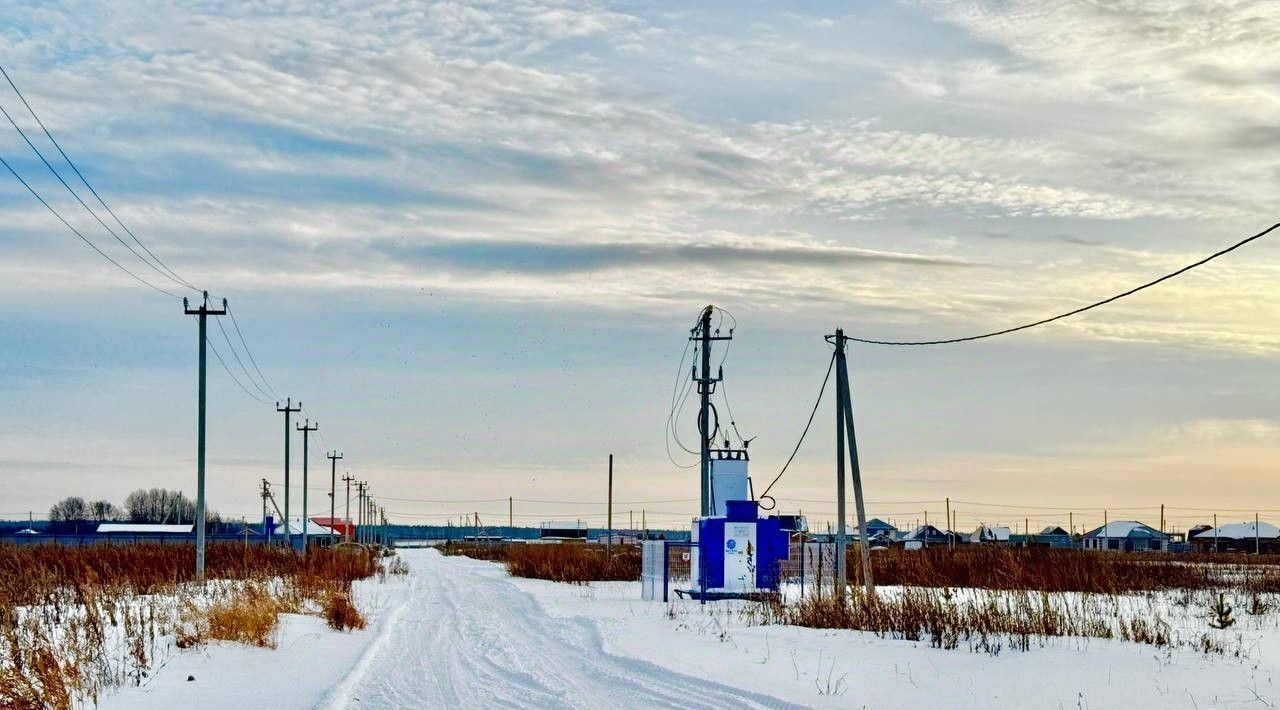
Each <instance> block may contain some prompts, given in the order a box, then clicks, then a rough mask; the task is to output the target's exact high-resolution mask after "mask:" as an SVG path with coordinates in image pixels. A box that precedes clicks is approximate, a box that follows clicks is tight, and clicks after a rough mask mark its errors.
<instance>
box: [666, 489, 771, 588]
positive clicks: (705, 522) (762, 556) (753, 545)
mask: <svg viewBox="0 0 1280 710" xmlns="http://www.w3.org/2000/svg"><path fill="white" fill-rule="evenodd" d="M724 505H725V514H724V515H717V516H711V517H706V518H699V519H698V520H697V521H696V524H695V525H694V527H693V536H692V542H693V543H694V546H693V550H692V552H693V554H692V556H691V559H690V563H691V566H692V569H691V570H690V572H691V576H692V577H693V589H691V590H690V595H691V596H697V595H702V594H705V595H706V598H708V599H726V598H735V597H750V596H755V595H758V594H761V593H763V592H772V591H776V590H777V589H778V581H779V580H778V577H779V567H780V566H781V563H782V562H783V561H785V560H786V559H787V557H788V555H789V554H790V541H789V536H788V534H787V533H786V532H785V531H784V530H783V529H782V524H781V519H779V518H778V517H777V516H770V517H767V518H762V517H760V508H759V505H758V504H757V503H756V502H755V501H752V500H730V501H725V503H724Z"/></svg>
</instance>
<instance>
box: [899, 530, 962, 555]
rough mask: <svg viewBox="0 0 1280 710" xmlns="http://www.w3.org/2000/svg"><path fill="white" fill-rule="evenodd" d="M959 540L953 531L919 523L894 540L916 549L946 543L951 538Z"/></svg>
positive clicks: (910, 548)
mask: <svg viewBox="0 0 1280 710" xmlns="http://www.w3.org/2000/svg"><path fill="white" fill-rule="evenodd" d="M953 538H954V539H955V540H956V541H957V542H960V539H959V538H960V536H958V535H955V534H954V533H949V532H943V531H941V530H939V529H938V528H936V527H934V526H932V525H921V526H920V527H918V528H916V529H915V530H912V531H910V532H908V533H907V534H905V535H903V536H901V537H899V538H897V539H896V540H894V542H896V543H898V544H900V545H902V546H903V547H905V548H906V549H908V550H918V549H920V548H922V547H930V546H933V545H947V544H949V543H950V542H951V540H952V539H953Z"/></svg>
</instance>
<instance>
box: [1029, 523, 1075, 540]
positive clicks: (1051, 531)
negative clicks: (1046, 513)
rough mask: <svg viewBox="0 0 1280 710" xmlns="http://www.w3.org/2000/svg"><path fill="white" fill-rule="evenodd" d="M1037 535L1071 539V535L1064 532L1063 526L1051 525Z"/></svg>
mask: <svg viewBox="0 0 1280 710" xmlns="http://www.w3.org/2000/svg"><path fill="white" fill-rule="evenodd" d="M1036 534H1037V535H1044V536H1055V537H1071V533H1069V532H1067V531H1066V530H1064V529H1063V528H1062V526H1061V525H1050V526H1048V527H1046V528H1045V529H1044V530H1041V531H1040V532H1038V533H1036Z"/></svg>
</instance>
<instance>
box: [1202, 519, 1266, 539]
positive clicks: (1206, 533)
mask: <svg viewBox="0 0 1280 710" xmlns="http://www.w3.org/2000/svg"><path fill="white" fill-rule="evenodd" d="M1192 537H1194V538H1196V539H1197V540H1204V539H1208V538H1215V537H1216V538H1220V539H1225V540H1252V539H1253V538H1255V537H1258V538H1264V537H1265V538H1271V539H1273V538H1277V537H1280V528H1277V527H1276V526H1274V525H1272V524H1271V523H1259V524H1258V525H1257V527H1256V528H1255V527H1254V524H1253V523H1252V522H1245V523H1227V524H1226V525H1219V526H1218V527H1216V528H1209V529H1208V530H1202V531H1200V532H1198V533H1196V534H1195V535H1193V536H1192Z"/></svg>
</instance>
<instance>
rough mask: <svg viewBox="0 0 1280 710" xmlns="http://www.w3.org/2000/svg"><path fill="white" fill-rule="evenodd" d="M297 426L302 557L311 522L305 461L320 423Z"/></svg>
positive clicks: (305, 554)
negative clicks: (300, 477) (300, 464)
mask: <svg viewBox="0 0 1280 710" xmlns="http://www.w3.org/2000/svg"><path fill="white" fill-rule="evenodd" d="M306 421H307V423H306V424H302V425H300V426H299V427H298V431H300V432H302V557H303V559H306V557H307V528H308V527H310V526H309V525H307V523H309V522H311V511H309V510H308V509H307V461H309V460H310V458H311V432H313V431H315V430H317V429H319V428H320V424H319V423H317V424H316V425H315V426H312V425H311V419H307V420H306Z"/></svg>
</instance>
